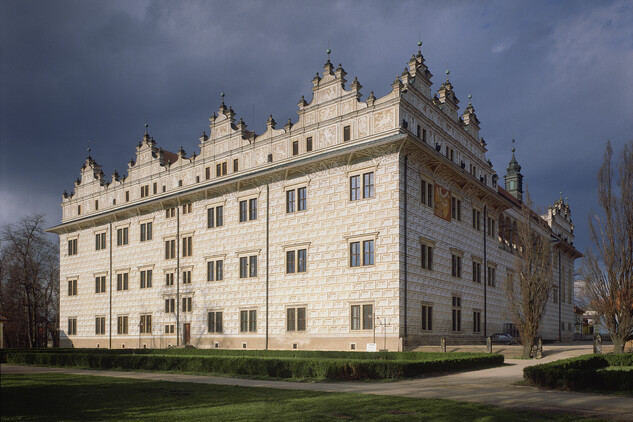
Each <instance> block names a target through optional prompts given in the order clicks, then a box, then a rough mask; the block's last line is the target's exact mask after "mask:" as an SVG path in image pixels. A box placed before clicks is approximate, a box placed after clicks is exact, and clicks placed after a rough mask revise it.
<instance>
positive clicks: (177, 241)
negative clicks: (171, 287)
mask: <svg viewBox="0 0 633 422" xmlns="http://www.w3.org/2000/svg"><path fill="white" fill-rule="evenodd" d="M179 345H180V206H179V205H178V206H176V346H179Z"/></svg>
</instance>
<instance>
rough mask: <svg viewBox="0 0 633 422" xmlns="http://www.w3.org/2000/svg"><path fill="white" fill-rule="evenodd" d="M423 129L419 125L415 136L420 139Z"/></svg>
mask: <svg viewBox="0 0 633 422" xmlns="http://www.w3.org/2000/svg"><path fill="white" fill-rule="evenodd" d="M421 132H422V128H421V127H420V125H418V127H417V129H416V131H415V135H416V136H417V137H418V138H419V137H420V135H421V134H422V133H421Z"/></svg>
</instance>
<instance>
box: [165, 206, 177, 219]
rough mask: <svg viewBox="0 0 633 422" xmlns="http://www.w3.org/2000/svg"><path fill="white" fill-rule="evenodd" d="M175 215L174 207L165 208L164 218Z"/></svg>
mask: <svg viewBox="0 0 633 422" xmlns="http://www.w3.org/2000/svg"><path fill="white" fill-rule="evenodd" d="M175 216H176V208H175V207H172V208H167V209H165V218H173V217H175Z"/></svg>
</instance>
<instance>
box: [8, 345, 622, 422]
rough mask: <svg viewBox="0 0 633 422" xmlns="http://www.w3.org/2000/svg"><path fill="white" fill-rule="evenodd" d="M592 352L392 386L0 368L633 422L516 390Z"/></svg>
mask: <svg viewBox="0 0 633 422" xmlns="http://www.w3.org/2000/svg"><path fill="white" fill-rule="evenodd" d="M588 352H590V350H588V349H587V346H558V347H557V346H552V347H548V350H547V353H546V355H545V357H544V358H543V359H541V360H539V361H532V360H521V359H506V365H504V366H502V367H498V368H490V369H482V370H479V371H470V372H462V373H458V374H452V375H445V376H437V377H428V378H418V379H412V380H405V381H396V382H390V383H375V382H372V383H362V382H337V383H325V382H323V383H298V382H287V381H264V380H250V379H242V378H225V377H212V376H203V375H181V374H167V373H157V372H124V371H105V370H90V369H71V368H44V367H33V366H19V365H6V364H5V365H1V367H0V370H1V371H2V373H3V374H25V373H42V372H45V373H64V374H76V375H99V376H109V377H120V378H134V379H143V380H155V381H172V382H193V383H201V384H217V385H237V386H243V387H268V388H280V389H288V390H310V391H329V392H349V393H362V394H381V395H394V396H405V397H420V398H443V399H449V400H460V401H469V402H477V403H485V404H491V405H495V406H501V407H511V408H518V409H530V410H541V411H542V410H545V411H554V412H576V413H579V414H582V415H586V416H595V417H602V418H607V419H615V420H621V421H631V422H633V398H628V397H616V396H606V395H598V394H587V393H572V392H566V391H554V390H539V389H537V388H533V387H527V386H519V385H516V383H517V382H519V381H521V380H522V379H523V368H525V367H526V366H529V365H535V364H538V363H546V362H551V361H555V360H559V359H565V358H568V357H572V356H578V355H581V354H586V353H588Z"/></svg>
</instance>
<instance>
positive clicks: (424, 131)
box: [422, 129, 426, 142]
mask: <svg viewBox="0 0 633 422" xmlns="http://www.w3.org/2000/svg"><path fill="white" fill-rule="evenodd" d="M422 140H423V141H424V142H426V129H422Z"/></svg>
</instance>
